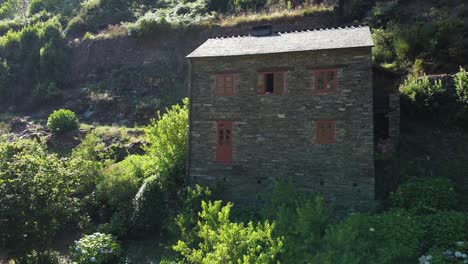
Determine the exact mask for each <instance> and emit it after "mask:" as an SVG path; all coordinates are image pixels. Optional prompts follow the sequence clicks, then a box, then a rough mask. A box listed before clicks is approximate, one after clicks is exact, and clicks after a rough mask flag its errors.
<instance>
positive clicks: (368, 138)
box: [188, 47, 374, 209]
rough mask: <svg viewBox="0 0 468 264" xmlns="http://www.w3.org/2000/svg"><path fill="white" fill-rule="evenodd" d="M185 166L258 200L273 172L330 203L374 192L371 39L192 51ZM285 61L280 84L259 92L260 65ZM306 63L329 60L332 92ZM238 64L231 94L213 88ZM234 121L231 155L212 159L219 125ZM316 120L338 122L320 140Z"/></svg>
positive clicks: (348, 202)
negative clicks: (234, 52) (317, 89)
mask: <svg viewBox="0 0 468 264" xmlns="http://www.w3.org/2000/svg"><path fill="white" fill-rule="evenodd" d="M190 67H191V69H190V72H191V74H190V84H191V88H190V100H191V101H190V108H191V109H190V132H189V158H188V174H189V177H190V179H192V180H193V181H194V182H204V183H209V184H212V185H221V186H222V187H223V190H224V191H223V193H224V195H225V197H226V198H228V199H230V200H234V201H241V202H244V201H245V202H250V201H255V200H256V199H257V198H258V195H260V194H262V193H263V192H265V191H267V190H268V189H269V188H270V186H271V183H272V182H273V180H275V179H283V180H291V181H293V182H294V183H296V184H297V185H298V186H300V187H301V188H304V189H306V190H309V191H311V192H314V193H319V194H321V195H323V196H324V197H326V198H327V199H328V200H329V201H332V202H333V203H335V205H336V206H337V207H342V208H346V209H351V208H356V209H360V208H367V207H368V206H369V204H370V203H372V201H373V200H374V139H373V110H372V109H373V102H372V62H371V47H357V48H340V49H330V50H310V51H299V52H287V53H275V54H258V55H246V56H228V57H195V58H190ZM276 69H281V70H282V71H286V82H285V83H286V84H285V90H284V92H283V93H282V94H280V95H276V94H265V95H264V94H257V93H256V84H257V74H258V72H262V71H268V70H276ZM313 69H336V70H337V92H336V93H334V94H314V93H313V89H314V88H313V84H314V81H315V80H314V74H313ZM226 72H229V73H234V74H235V80H236V81H235V95H234V96H216V95H215V94H214V92H213V91H214V85H215V76H216V74H219V73H226ZM220 120H228V121H232V127H233V128H232V139H233V148H232V162H231V163H229V164H226V163H220V162H217V161H216V147H217V131H216V130H217V126H216V124H217V123H216V122H217V121H220ZM317 120H334V121H335V122H336V129H335V138H336V142H334V143H331V144H318V143H316V140H315V137H316V133H315V122H316V121H317Z"/></svg>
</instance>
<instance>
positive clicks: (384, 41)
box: [372, 29, 396, 64]
mask: <svg viewBox="0 0 468 264" xmlns="http://www.w3.org/2000/svg"><path fill="white" fill-rule="evenodd" d="M393 37H394V36H393V32H391V31H386V30H384V29H374V30H373V31H372V39H373V40H374V44H375V46H374V48H373V49H372V60H373V61H374V62H375V63H379V64H382V63H390V62H393V61H395V57H396V55H395V51H394V47H393Z"/></svg>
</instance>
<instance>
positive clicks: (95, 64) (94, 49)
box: [68, 11, 338, 99]
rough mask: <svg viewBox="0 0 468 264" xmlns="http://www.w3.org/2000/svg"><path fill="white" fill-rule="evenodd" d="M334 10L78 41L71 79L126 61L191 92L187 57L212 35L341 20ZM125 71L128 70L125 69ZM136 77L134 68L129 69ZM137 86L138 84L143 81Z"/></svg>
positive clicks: (84, 79) (170, 90) (75, 83)
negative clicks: (256, 28) (143, 35)
mask: <svg viewBox="0 0 468 264" xmlns="http://www.w3.org/2000/svg"><path fill="white" fill-rule="evenodd" d="M337 23H338V19H337V17H336V14H335V12H334V11H330V12H320V13H316V14H310V15H307V16H303V17H293V18H279V19H276V20H271V21H258V22H250V23H243V24H240V25H236V26H231V27H219V26H214V27H192V28H189V29H182V30H171V31H167V32H159V33H158V35H157V36H152V37H146V38H136V37H118V38H110V39H97V40H86V41H83V42H72V43H71V44H70V46H71V54H72V61H73V63H72V64H71V68H70V71H69V73H68V75H69V76H68V79H70V80H71V81H70V85H71V88H76V87H82V86H84V85H86V84H87V83H89V82H95V81H98V80H100V79H102V78H103V77H105V76H103V75H104V73H106V72H109V71H110V70H113V69H119V68H121V67H122V66H125V67H126V68H129V69H131V68H132V67H133V68H134V69H136V70H137V71H138V70H140V69H143V70H144V71H145V72H148V73H147V74H148V78H153V79H161V80H162V81H161V85H160V87H158V89H159V90H161V91H163V93H164V95H163V96H172V97H177V99H180V98H182V97H184V96H187V76H188V67H187V59H186V58H185V56H186V55H188V54H189V53H190V52H192V51H193V50H194V49H195V48H197V47H198V46H200V45H201V44H202V43H203V42H205V41H206V40H207V39H209V38H212V37H217V36H232V35H245V34H248V33H249V32H250V30H251V28H252V27H253V26H257V25H265V24H271V25H272V26H273V30H274V31H291V30H302V29H312V28H322V27H334V26H337ZM123 74H125V73H123ZM128 77H129V78H131V74H129V75H128ZM132 89H138V87H137V86H135V87H132Z"/></svg>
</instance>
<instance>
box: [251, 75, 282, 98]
mask: <svg viewBox="0 0 468 264" xmlns="http://www.w3.org/2000/svg"><path fill="white" fill-rule="evenodd" d="M285 84H286V72H260V73H258V75H257V94H282V93H283V92H284V87H285Z"/></svg>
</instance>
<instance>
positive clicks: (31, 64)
mask: <svg viewBox="0 0 468 264" xmlns="http://www.w3.org/2000/svg"><path fill="white" fill-rule="evenodd" d="M44 20H46V21H44ZM61 32H62V28H61V24H60V21H59V19H58V18H57V17H54V18H50V17H49V16H48V15H46V14H45V13H42V12H41V13H39V14H37V15H35V16H33V17H32V18H31V20H30V24H26V25H25V26H24V27H23V28H21V29H19V30H18V31H14V30H10V31H8V32H7V33H6V34H5V35H3V36H0V57H1V58H2V59H1V60H0V68H1V69H2V71H0V91H1V92H2V97H1V100H2V101H5V102H8V103H10V104H14V103H21V102H24V101H25V100H24V97H25V96H31V95H33V91H34V90H35V94H34V96H35V97H39V98H34V99H36V100H37V99H42V98H41V97H42V96H44V98H46V99H47V98H51V97H53V95H55V94H56V93H57V90H61V88H62V87H63V85H64V82H65V81H64V80H65V79H64V78H65V77H64V76H65V74H64V71H65V70H66V68H67V67H66V58H67V55H66V54H67V52H66V49H67V46H66V44H65V40H64V38H63V36H62V33H61ZM54 85H55V87H54ZM49 91H53V93H52V94H51V93H48V92H49ZM42 92H46V93H45V94H42ZM51 95H52V96H51ZM39 101H40V100H39Z"/></svg>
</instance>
